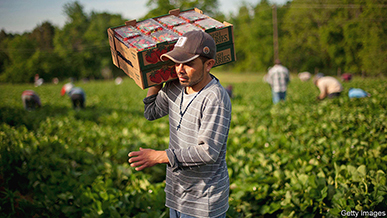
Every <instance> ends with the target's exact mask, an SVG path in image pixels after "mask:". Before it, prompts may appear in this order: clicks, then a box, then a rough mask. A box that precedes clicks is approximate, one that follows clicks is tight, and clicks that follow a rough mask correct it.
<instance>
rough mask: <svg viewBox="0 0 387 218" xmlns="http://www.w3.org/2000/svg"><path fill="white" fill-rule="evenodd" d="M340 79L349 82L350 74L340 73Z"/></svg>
mask: <svg viewBox="0 0 387 218" xmlns="http://www.w3.org/2000/svg"><path fill="white" fill-rule="evenodd" d="M341 80H343V81H344V82H349V81H351V80H352V75H351V74H349V73H344V74H343V75H341Z"/></svg>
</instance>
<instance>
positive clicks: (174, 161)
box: [165, 148, 179, 171]
mask: <svg viewBox="0 0 387 218" xmlns="http://www.w3.org/2000/svg"><path fill="white" fill-rule="evenodd" d="M165 152H166V153H167V157H168V159H169V167H171V169H172V171H176V170H177V169H178V167H179V164H178V163H179V161H178V160H177V158H176V155H175V152H174V151H173V150H172V149H170V148H168V149H166V150H165Z"/></svg>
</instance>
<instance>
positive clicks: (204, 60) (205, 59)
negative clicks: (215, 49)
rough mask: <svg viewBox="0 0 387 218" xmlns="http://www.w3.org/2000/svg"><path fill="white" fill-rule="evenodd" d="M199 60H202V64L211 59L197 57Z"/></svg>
mask: <svg viewBox="0 0 387 218" xmlns="http://www.w3.org/2000/svg"><path fill="white" fill-rule="evenodd" d="M199 59H200V60H202V63H203V64H204V63H206V61H208V60H210V59H211V58H207V57H203V56H199Z"/></svg>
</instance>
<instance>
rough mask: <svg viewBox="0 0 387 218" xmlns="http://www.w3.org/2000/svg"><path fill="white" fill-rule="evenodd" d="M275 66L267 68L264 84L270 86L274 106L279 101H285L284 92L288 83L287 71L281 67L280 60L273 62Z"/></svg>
mask: <svg viewBox="0 0 387 218" xmlns="http://www.w3.org/2000/svg"><path fill="white" fill-rule="evenodd" d="M274 63H275V65H274V66H273V67H271V68H269V71H268V73H267V76H266V77H265V78H266V82H268V83H269V84H270V86H271V92H272V98H273V103H274V104H276V103H278V102H279V101H285V98H286V90H287V87H288V83H289V82H290V77H289V70H288V69H287V68H286V67H284V66H282V65H281V61H280V60H278V59H277V60H275V61H274Z"/></svg>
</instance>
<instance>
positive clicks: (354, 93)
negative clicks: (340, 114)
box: [348, 88, 371, 98]
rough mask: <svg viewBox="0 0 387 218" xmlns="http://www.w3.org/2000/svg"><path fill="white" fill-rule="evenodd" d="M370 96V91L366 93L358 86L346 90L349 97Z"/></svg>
mask: <svg viewBox="0 0 387 218" xmlns="http://www.w3.org/2000/svg"><path fill="white" fill-rule="evenodd" d="M370 96H371V94H370V93H368V92H366V91H364V90H363V89H360V88H349V90H348V97H349V98H366V97H370Z"/></svg>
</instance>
